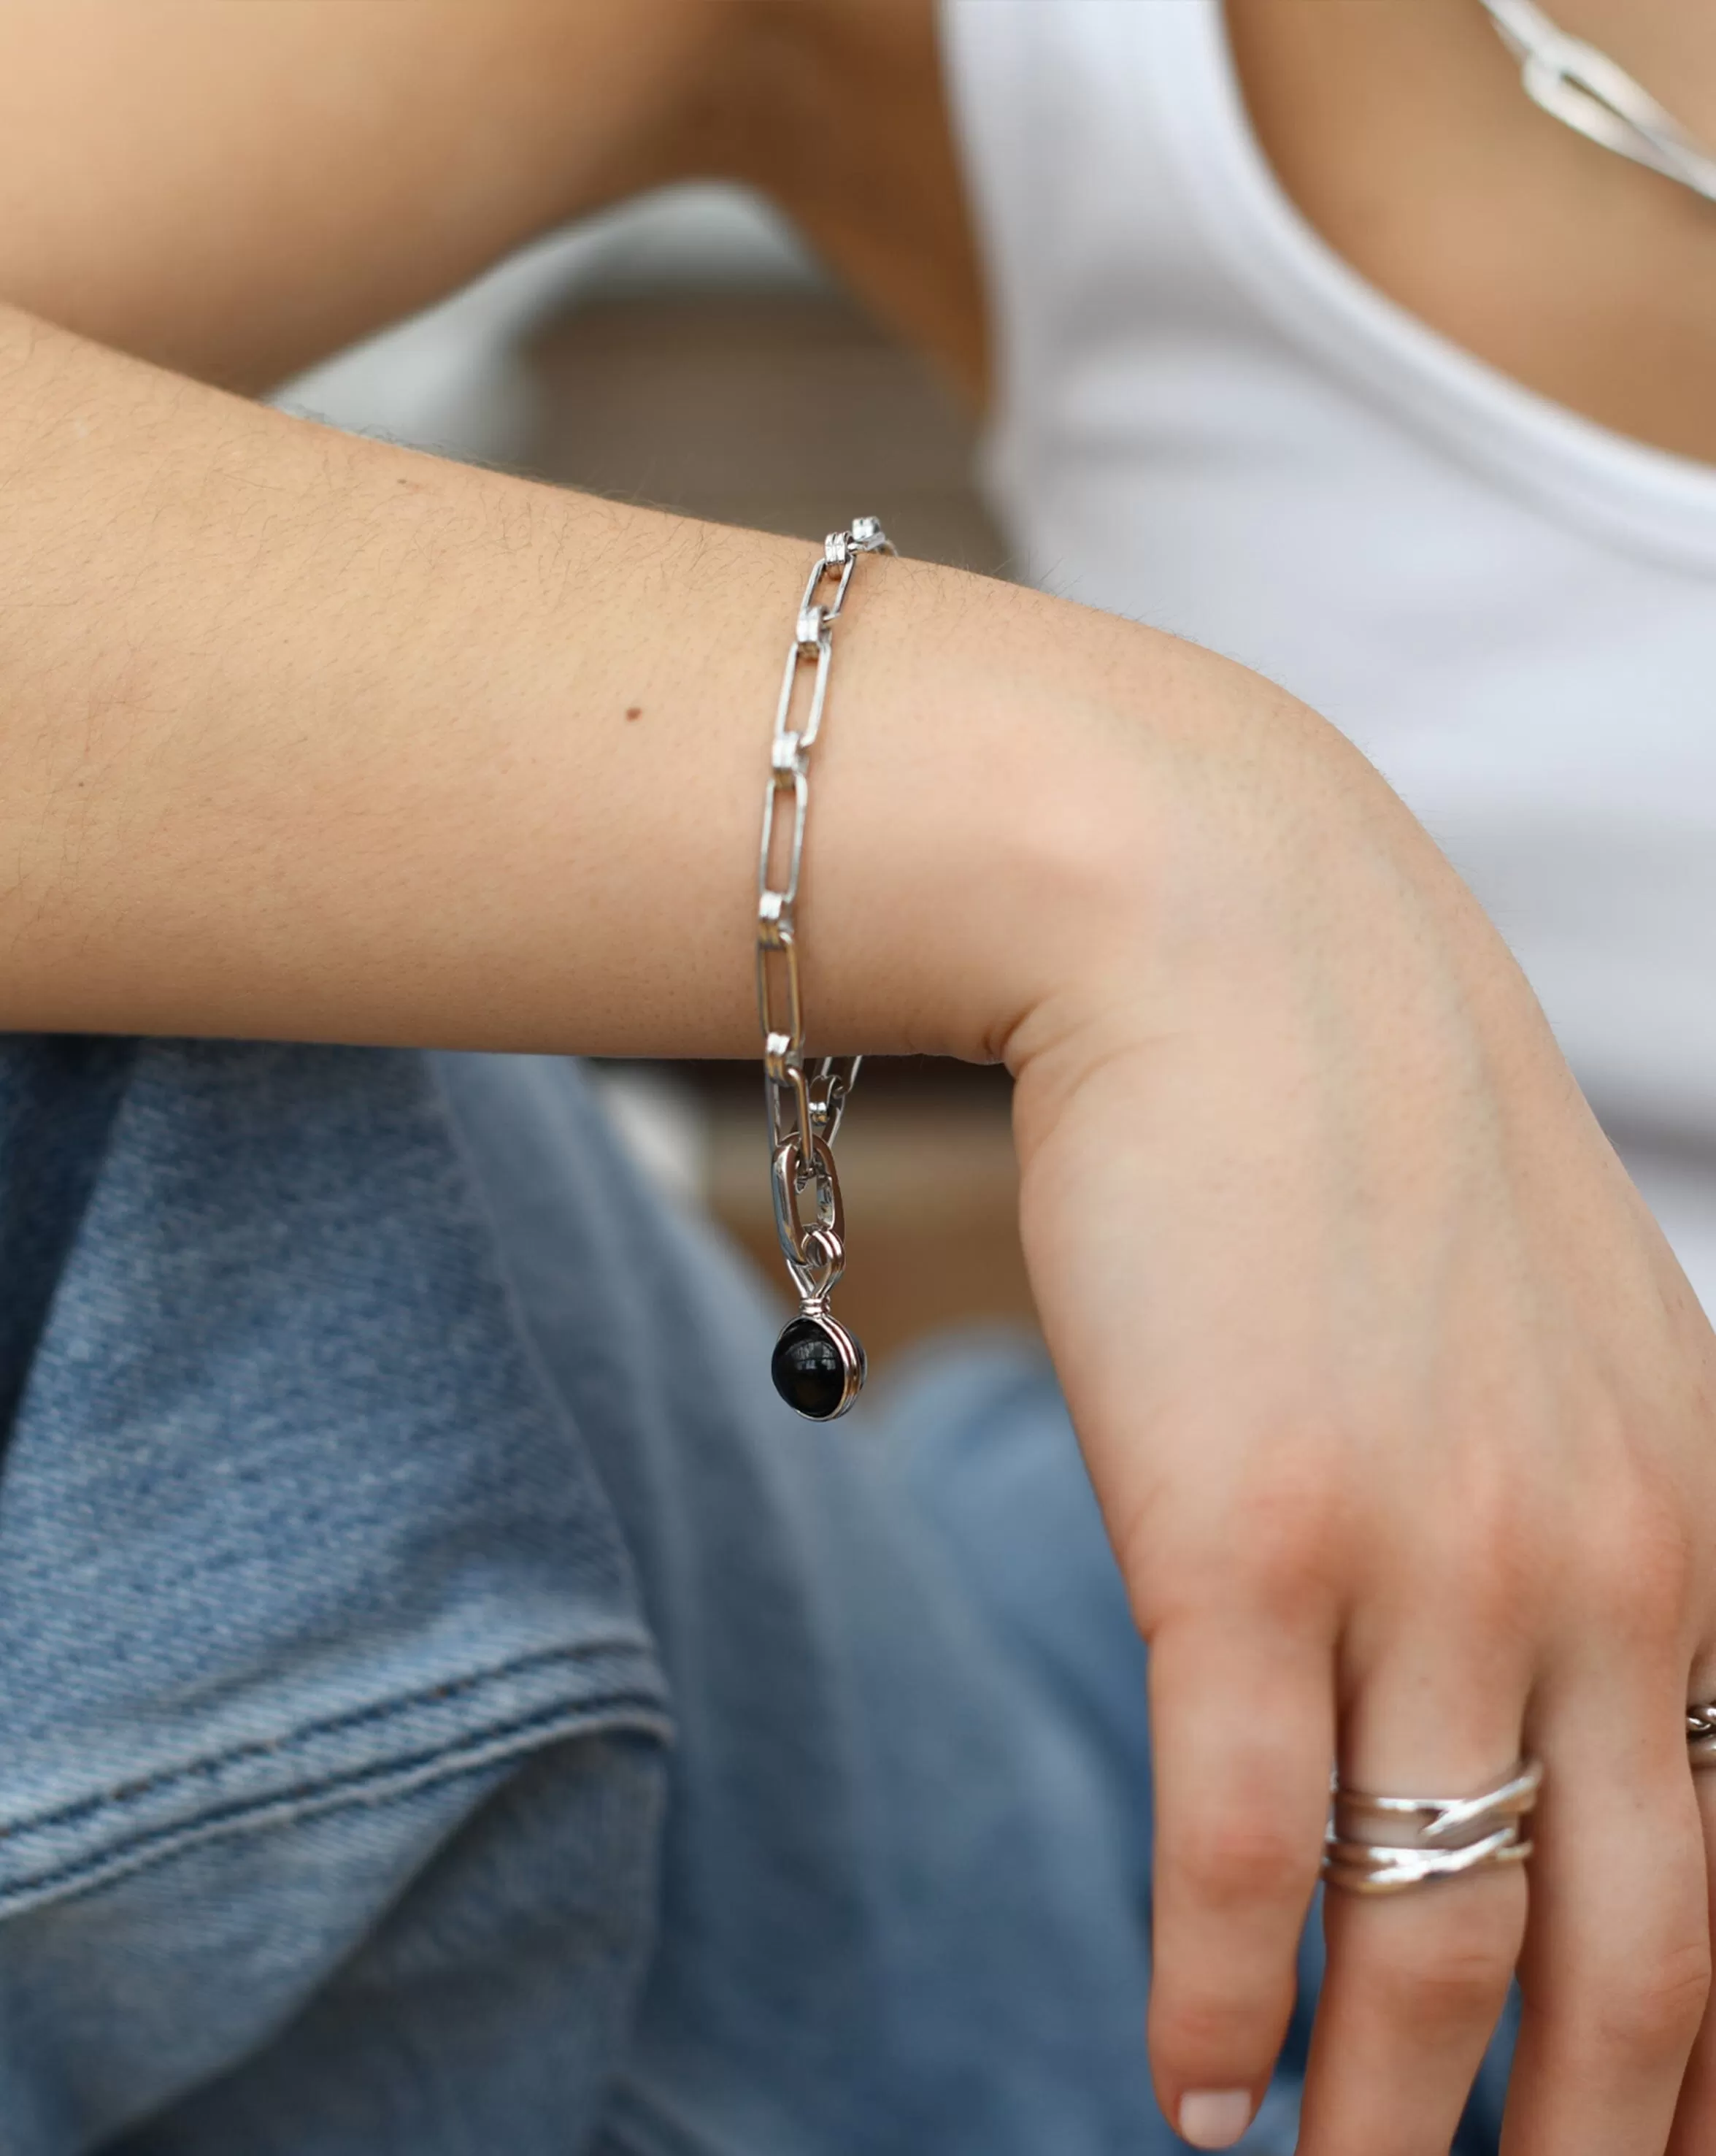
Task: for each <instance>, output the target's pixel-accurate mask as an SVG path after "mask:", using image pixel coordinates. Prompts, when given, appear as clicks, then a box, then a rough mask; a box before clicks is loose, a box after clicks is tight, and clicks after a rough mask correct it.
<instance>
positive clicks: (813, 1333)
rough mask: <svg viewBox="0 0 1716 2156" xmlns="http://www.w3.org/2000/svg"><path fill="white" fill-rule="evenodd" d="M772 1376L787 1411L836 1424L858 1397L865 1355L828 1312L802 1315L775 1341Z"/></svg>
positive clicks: (813, 1419)
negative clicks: (835, 1419) (835, 1420)
mask: <svg viewBox="0 0 1716 2156" xmlns="http://www.w3.org/2000/svg"><path fill="white" fill-rule="evenodd" d="M769 1375H770V1376H771V1378H773V1379H774V1381H775V1390H776V1392H777V1393H778V1394H780V1395H781V1399H783V1400H785V1401H786V1404H787V1406H788V1407H790V1408H796V1409H797V1410H798V1412H799V1414H802V1415H807V1416H809V1418H810V1419H811V1420H812V1422H832V1420H833V1419H834V1417H835V1416H836V1415H842V1414H845V1413H846V1410H847V1409H848V1408H849V1407H850V1406H851V1405H852V1404H853V1401H854V1400H855V1399H857V1398H858V1393H859V1391H860V1389H862V1387H863V1382H864V1351H863V1348H862V1347H859V1345H858V1342H857V1341H856V1340H854V1339H853V1337H852V1335H851V1333H849V1332H848V1331H847V1329H846V1327H844V1326H843V1325H841V1324H838V1323H837V1322H836V1321H835V1320H834V1319H833V1318H832V1317H829V1316H828V1315H827V1312H812V1311H802V1312H800V1313H799V1315H798V1316H797V1317H795V1318H794V1319H792V1321H791V1323H789V1324H788V1325H787V1326H786V1328H785V1330H784V1331H783V1332H781V1337H780V1338H779V1339H778V1340H777V1341H776V1342H775V1353H774V1355H773V1357H772V1358H771V1361H770V1363H769Z"/></svg>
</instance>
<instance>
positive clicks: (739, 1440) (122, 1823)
mask: <svg viewBox="0 0 1716 2156" xmlns="http://www.w3.org/2000/svg"><path fill="white" fill-rule="evenodd" d="M771 1331H772V1320H771V1317H770V1316H769V1314H768V1313H767V1312H766V1311H765V1310H764V1309H763V1308H762V1307H761V1306H760V1304H759V1302H758V1300H757V1297H756V1291H754V1289H753V1288H752V1287H751V1286H750V1284H749V1283H748V1282H747V1281H745V1279H744V1278H742V1277H741V1276H740V1274H739V1273H738V1272H737V1271H736V1270H735V1269H734V1268H733V1267H732V1265H730V1262H729V1261H728V1260H726V1258H725V1256H724V1255H723V1254H722V1253H721V1252H720V1250H718V1249H717V1248H716V1247H715V1245H714V1244H713V1242H712V1241H710V1240H709V1239H708V1238H707V1237H705V1236H704V1235H703V1234H702V1233H701V1231H700V1230H699V1229H697V1228H695V1227H694V1226H693V1225H692V1224H689V1223H686V1222H684V1221H681V1220H679V1219H674V1218H673V1217H671V1216H669V1215H668V1214H667V1213H666V1212H665V1211H664V1210H663V1208H662V1207H661V1206H660V1205H659V1204H658V1203H657V1202H656V1201H655V1200H654V1199H653V1198H652V1197H651V1196H650V1195H649V1193H648V1192H647V1191H646V1190H645V1189H643V1188H642V1187H641V1185H640V1184H639V1183H638V1179H637V1178H635V1177H634V1176H633V1173H632V1172H631V1170H630V1169H629V1168H628V1167H627V1165H626V1164H625V1163H623V1162H622V1161H621V1160H620V1159H619V1158H617V1155H616V1152H615V1151H614V1149H613V1147H612V1145H611V1144H610V1142H609V1141H608V1138H607V1133H606V1131H605V1129H604V1127H603V1125H602V1121H601V1118H600V1117H599V1116H598V1115H597V1112H596V1111H595V1110H594V1108H593V1107H592V1104H591V1102H590V1101H589V1100H588V1098H587V1096H586V1093H585V1091H584V1089H583V1087H582V1086H581V1083H580V1081H579V1080H578V1078H577V1075H576V1072H575V1071H574V1070H571V1068H570V1067H569V1066H566V1065H558V1064H551V1063H546V1062H541V1061H535V1060H516V1061H511V1060H491V1059H484V1058H436V1059H428V1058H423V1057H418V1056H415V1055H391V1054H377V1053H374V1052H361V1051H354V1050H310V1049H287V1048H278V1047H270V1046H244V1045H227V1044H200V1045H199V1044H185V1043H171V1042H163V1043H152V1044H136V1043H125V1042H86V1041H37V1040H14V1041H12V1042H10V1043H8V1044H5V1045H3V1047H0V1403H3V1404H4V1405H5V1407H6V1409H7V1411H8V1419H7V1421H6V1424H5V1429H6V1451H5V1455H4V1460H3V1464H0V2150H3V2152H4V2156H79V2153H80V2152H83V2151H86V2150H91V2149H96V2148H101V2149H105V2150H107V2151H109V2152H112V2156H120V2153H121V2152H122V2156H216V2152H219V2156H360V2152H361V2156H407V2152H409V2156H456V2153H457V2156H464V2152H470V2153H471V2156H477V2152H482V2156H488V2152H491V2151H494V2150H499V2149H505V2150H506V2151H507V2152H508V2156H539V2152H540V2156H549V2152H550V2151H552V2152H554V2156H576V2152H577V2151H579V2150H582V2149H587V2148H588V2149H599V2150H600V2151H602V2152H603V2156H837V2152H838V2156H871V2152H874V2156H883V2152H887V2156H914V2152H919V2151H921V2152H923V2156H930V2152H931V2151H934V2152H935V2156H980V2152H981V2156H1011V2152H1014V2151H1017V2152H1019V2156H1024V2152H1025V2151H1026V2150H1027V2149H1028V2150H1031V2151H1032V2152H1036V2151H1038V2150H1041V2149H1042V2148H1053V2149H1054V2150H1055V2151H1056V2152H1057V2156H1108V2152H1109V2151H1114V2152H1116V2156H1118V2152H1120V2151H1122V2150H1124V2151H1126V2152H1128V2156H1131V2152H1135V2151H1140V2150H1142V2151H1148V2150H1150V2149H1152V2148H1163V2147H1165V2146H1167V2145H1171V2144H1170V2143H1166V2142H1165V2139H1164V2137H1163V2134H1162V2132H1161V2129H1160V2127H1159V2125H1158V2124H1157V2123H1155V2120H1154V2112H1153V2109H1152V2107H1151V2106H1150V2099H1149V2096H1148V2091H1147V2085H1146V2081H1145V2070H1144V2061H1143V2056H1142V2050H1141V2044H1140V2030H1141V2022H1142V2015H1143V2008H1144V1995H1145V1974H1146V1971H1145V1953H1144V1949H1143V1943H1142V1938H1141V1935H1140V1930H1139V1926H1138V1922H1137V1910H1136V1892H1135V1881H1136V1871H1137V1863H1136V1830H1135V1808H1136V1806H1137V1804H1138V1803H1139V1801H1140V1793H1139V1791H1138V1790H1137V1789H1135V1787H1133V1786H1130V1785H1129V1779H1128V1777H1127V1776H1126V1775H1125V1774H1122V1773H1120V1772H1119V1771H1117V1769H1116V1768H1115V1765H1114V1762H1113V1761H1112V1760H1111V1759H1110V1758H1108V1757H1107V1756H1106V1755H1104V1753H1103V1752H1102V1750H1101V1748H1100V1747H1099V1746H1098V1745H1096V1744H1094V1743H1093V1742H1092V1741H1091V1737H1090V1732H1089V1728H1088V1727H1086V1726H1085V1725H1084V1724H1083V1722H1081V1720H1080V1718H1079V1716H1078V1712H1076V1711H1074V1710H1073V1708H1071V1707H1064V1708H1063V1706H1062V1705H1061V1704H1060V1702H1058V1701H1057V1700H1056V1699H1055V1697H1053V1694H1052V1691H1051V1690H1050V1688H1048V1687H1047V1686H1043V1685H1042V1684H1041V1683H1040V1682H1039V1681H1038V1680H1037V1676H1036V1675H1035V1674H1034V1673H1033V1672H1032V1671H1031V1670H1030V1669H1029V1668H1028V1667H1027V1662H1026V1660H1025V1658H1024V1657H1022V1656H1021V1655H1018V1654H1017V1653H1016V1652H1015V1651H1014V1650H1013V1649H1012V1647H1011V1646H1009V1645H1006V1644H1004V1643H1003V1641H1002V1640H1001V1636H1000V1635H999V1634H998V1633H997V1632H996V1630H995V1628H994V1627H993V1626H992V1625H990V1623H989V1622H988V1621H987V1620H986V1616H985V1614H984V1611H983V1609H981V1605H980V1604H979V1602H978V1601H977V1599H975V1598H974V1597H973V1595H972V1594H971V1591H970V1589H969V1586H968V1584H967V1583H966V1580H965V1579H964V1578H963V1577H962V1576H961V1574H960V1568H959V1567H958V1566H957V1565H956V1564H955V1563H954V1562H953V1561H952V1560H951V1559H950V1555H949V1553H948V1551H947V1549H946V1548H945V1547H944V1546H942V1545H941V1544H940V1543H938V1542H937V1540H936V1539H935V1533H934V1530H933V1528H932V1527H930V1526H929V1525H927V1524H926V1523H925V1522H922V1521H919V1520H915V1519H914V1517H912V1516H911V1513H910V1511H909V1507H908V1506H907V1504H906V1502H905V1501H904V1497H903V1496H902V1493H901V1491H900V1488H899V1481H898V1477H897V1476H894V1474H893V1473H892V1472H891V1471H889V1468H888V1466H887V1463H886V1460H885V1458H884V1450H883V1448H882V1447H881V1446H880V1445H878V1443H877V1442H876V1441H875V1440H873V1439H871V1438H867V1437H866V1435H865V1434H864V1429H863V1424H862V1423H861V1422H859V1423H857V1424H853V1423H850V1422H849V1423H848V1424H843V1425H841V1426H840V1428H839V1429H838V1430H813V1429H810V1428H807V1426H806V1425H804V1424H799V1423H798V1422H797V1421H796V1420H795V1419H793V1418H791V1417H790V1416H788V1415H787V1414H786V1412H785V1410H784V1409H781V1407H780V1406H779V1404H778V1403H777V1402H776V1400H775V1399H774V1397H773V1394H772V1392H771V1389H770V1387H769V1383H768V1378H767V1347H768V1343H769V1339H770V1337H771Z"/></svg>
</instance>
